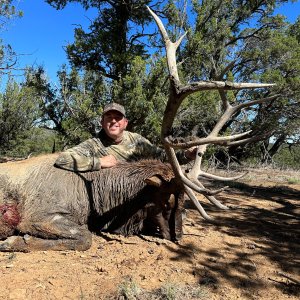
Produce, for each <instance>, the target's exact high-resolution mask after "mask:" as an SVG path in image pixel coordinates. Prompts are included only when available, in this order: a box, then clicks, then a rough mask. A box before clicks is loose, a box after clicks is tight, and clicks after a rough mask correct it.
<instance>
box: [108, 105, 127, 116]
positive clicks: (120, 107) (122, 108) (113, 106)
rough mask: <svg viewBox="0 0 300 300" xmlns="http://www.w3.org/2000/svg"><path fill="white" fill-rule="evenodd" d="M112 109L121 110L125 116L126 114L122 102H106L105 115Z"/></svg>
mask: <svg viewBox="0 0 300 300" xmlns="http://www.w3.org/2000/svg"><path fill="white" fill-rule="evenodd" d="M110 110H116V111H118V112H120V113H121V114H122V115H123V116H124V117H125V116H126V112H125V108H124V106H123V105H121V104H118V103H109V104H106V105H105V106H104V109H103V112H102V115H104V114H105V113H107V112H108V111H110Z"/></svg>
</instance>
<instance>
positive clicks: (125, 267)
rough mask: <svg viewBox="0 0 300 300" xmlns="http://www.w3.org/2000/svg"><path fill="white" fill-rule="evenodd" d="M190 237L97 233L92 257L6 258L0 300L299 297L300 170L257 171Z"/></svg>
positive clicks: (193, 224)
mask: <svg viewBox="0 0 300 300" xmlns="http://www.w3.org/2000/svg"><path fill="white" fill-rule="evenodd" d="M218 198H219V199H220V200H221V202H222V203H224V204H227V205H228V206H229V207H230V208H231V209H230V210H229V211H219V210H217V209H214V208H213V207H211V206H210V205H208V204H207V202H206V201H205V200H204V199H202V198H200V199H202V203H204V206H205V208H206V209H207V211H208V212H209V213H210V215H212V216H213V217H214V218H215V219H216V220H217V221H218V223H217V224H209V223H208V222H206V221H204V220H203V219H201V217H200V216H199V214H198V213H197V211H195V210H194V208H193V207H192V206H191V204H189V203H188V202H187V218H186V219H185V224H184V232H185V234H184V237H183V239H182V240H181V241H180V242H179V243H178V244H175V243H172V242H169V241H165V240H161V239H158V238H154V237H147V236H140V237H138V236H134V237H127V238H125V237H122V236H116V235H110V234H103V235H102V236H94V238H93V245H92V247H91V249H89V250H88V251H85V252H75V251H65V252H54V251H48V252H32V253H0V274H1V277H0V278H1V284H0V299H141V300H143V299H151V300H152V299H170V300H171V299H180V300H181V299H184V300H185V299H186V300H187V299H216V300H217V299H218V300H219V299H222V300H223V299H232V300H233V299H270V300H271V299H272V300H273V299H280V300H281V299H299V297H300V257H299V245H300V243H299V231H300V226H299V218H300V217H299V201H300V176H299V172H298V173H297V172H294V173H293V172H290V173H287V172H277V173H274V171H273V170H271V171H270V170H251V172H250V173H249V174H248V175H247V176H246V177H245V178H244V179H241V180H239V182H238V183H235V184H232V186H231V188H230V189H229V190H228V191H226V192H224V193H222V195H220V196H219V197H218Z"/></svg>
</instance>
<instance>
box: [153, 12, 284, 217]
mask: <svg viewBox="0 0 300 300" xmlns="http://www.w3.org/2000/svg"><path fill="white" fill-rule="evenodd" d="M147 9H148V11H149V12H150V14H151V15H152V17H153V18H154V20H155V22H156V24H157V26H158V28H159V31H160V33H161V36H162V39H163V42H164V44H165V50H166V58H167V65H168V72H169V81H170V88H169V90H170V91H169V97H168V101H167V105H166V109H165V112H164V116H163V121H162V129H161V142H162V144H163V146H164V148H165V151H166V153H167V157H168V160H169V162H170V163H171V165H172V168H173V171H174V174H175V177H176V178H177V179H178V180H180V181H181V182H182V184H183V186H184V191H185V192H186V194H187V195H188V197H189V198H190V199H191V200H192V202H193V203H194V205H195V206H196V208H197V210H198V211H199V213H200V215H201V216H202V217H203V218H204V219H206V220H208V221H213V219H212V217H210V216H209V215H208V214H207V213H206V211H205V210H204V208H203V206H202V205H201V204H200V203H199V201H198V199H197V197H196V195H195V192H197V193H200V194H203V195H204V196H205V197H206V198H207V199H208V200H209V201H210V202H211V203H212V204H213V205H215V206H217V207H218V208H220V209H228V207H227V206H225V205H223V204H222V203H220V202H219V201H218V200H217V199H216V198H215V196H214V195H213V193H210V191H208V190H207V189H206V188H205V187H204V185H203V183H202V182H201V181H200V177H205V178H209V179H215V180H221V181H232V180H236V179H238V178H240V177H241V176H244V174H243V175H240V176H236V177H231V178H224V177H220V176H216V175H213V174H209V173H207V172H205V171H203V170H201V164H202V159H203V155H204V154H205V152H206V150H207V147H208V146H209V145H210V144H214V145H223V146H231V145H236V146H237V145H242V144H246V143H249V142H253V141H256V140H259V139H261V138H262V136H251V131H248V132H244V133H240V134H234V135H230V136H219V134H220V131H221V129H222V127H223V126H224V125H225V124H226V122H228V121H229V120H230V118H231V117H232V116H233V115H234V114H236V113H237V112H239V111H240V110H242V109H244V108H246V107H249V106H252V105H256V104H260V103H263V102H266V101H271V100H274V99H276V98H277V97H278V95H273V96H270V97H267V98H263V99H258V100H254V101H249V102H246V103H242V104H237V105H231V104H230V102H229V100H228V99H227V95H226V91H229V90H242V89H255V88H267V87H272V86H274V84H268V83H234V82H228V81H221V78H222V75H219V76H217V77H218V79H220V80H218V81H198V82H192V83H188V84H182V83H181V81H180V78H179V75H178V68H177V60H176V50H177V49H178V47H179V45H180V44H181V42H182V40H183V39H184V37H185V35H186V33H184V34H183V35H182V36H181V37H180V38H179V39H178V40H177V41H175V42H172V41H171V40H170V38H169V35H168V33H167V31H166V29H165V27H164V25H163V23H162V21H161V19H160V18H159V17H158V16H157V15H156V14H155V13H154V12H153V11H152V10H151V9H150V8H149V7H147ZM204 90H216V91H218V92H219V95H220V98H221V101H222V107H223V114H222V115H221V117H220V119H219V120H218V122H217V123H216V125H215V126H214V128H213V129H212V131H211V132H210V133H209V134H208V135H207V136H206V137H202V138H193V140H192V141H191V140H190V139H189V138H186V139H185V140H183V141H180V142H179V141H178V139H175V138H174V137H172V135H171V132H172V126H173V122H174V119H175V116H176V114H177V112H178V109H179V107H180V105H181V103H182V102H183V100H184V99H185V98H186V97H187V96H189V95H191V94H192V93H196V92H199V91H204ZM192 146H197V156H196V159H195V162H194V165H193V166H192V168H191V169H190V170H189V171H188V172H187V173H185V174H184V173H183V171H182V169H181V167H180V165H179V163H178V160H177V158H176V155H175V150H176V149H187V148H189V147H192ZM224 189H226V187H224V188H223V189H220V190H219V191H217V192H215V194H217V193H219V192H221V191H222V190H224Z"/></svg>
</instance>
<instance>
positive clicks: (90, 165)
mask: <svg viewBox="0 0 300 300" xmlns="http://www.w3.org/2000/svg"><path fill="white" fill-rule="evenodd" d="M101 146H102V147H101ZM102 152H103V153H102ZM101 154H102V155H101ZM105 155H107V154H106V153H105V149H104V147H103V145H101V144H99V143H97V142H96V141H95V140H94V139H89V140H87V141H85V142H82V143H81V144H79V145H77V146H75V147H73V148H70V149H68V150H66V151H64V152H62V153H61V154H60V155H59V157H58V158H57V160H56V161H55V164H54V165H55V166H56V167H59V168H62V169H65V170H70V171H79V172H85V171H95V170H100V169H101V164H100V159H99V157H101V156H105Z"/></svg>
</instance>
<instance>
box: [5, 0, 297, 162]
mask: <svg viewBox="0 0 300 300" xmlns="http://www.w3.org/2000/svg"><path fill="white" fill-rule="evenodd" d="M6 2H7V1H6ZM46 2H47V3H49V4H50V5H52V6H53V7H54V8H56V9H63V8H64V7H65V6H66V5H67V4H68V3H70V2H75V3H78V4H80V5H82V6H83V7H84V8H85V9H90V8H93V9H95V8H96V9H97V10H98V16H97V17H96V18H95V20H91V24H90V27H89V29H88V31H86V32H85V31H84V30H83V29H82V28H81V27H80V25H79V26H77V28H76V29H75V31H74V36H75V41H74V43H72V44H69V45H67V47H66V51H67V55H68V58H69V62H70V64H71V67H70V69H69V68H68V67H66V66H62V67H61V68H60V69H59V70H58V72H57V76H58V82H59V83H58V84H57V85H53V84H52V83H51V82H50V81H49V79H48V78H47V75H46V74H45V71H44V70H43V68H42V67H39V68H29V69H28V71H27V73H26V75H25V78H24V82H23V83H22V84H17V83H16V82H14V81H13V80H10V81H9V83H8V85H7V88H6V90H5V91H4V92H3V93H2V95H1V97H0V113H1V120H0V130H1V131H0V141H1V146H0V148H1V149H0V151H1V153H8V152H10V153H12V152H11V151H13V152H14V153H15V154H16V155H25V154H27V155H28V154H29V153H30V152H43V151H48V150H49V151H50V149H51V151H52V148H53V141H54V140H55V142H56V150H62V149H63V148H64V147H66V146H71V145H74V144H77V143H79V142H80V141H82V140H84V139H86V138H88V137H91V136H95V134H96V133H97V131H98V130H99V121H100V120H99V116H100V115H101V111H102V108H103V106H104V105H105V104H106V103H108V102H111V101H116V102H119V103H121V104H123V105H124V106H125V107H126V111H127V117H128V119H129V128H128V129H129V130H131V131H135V132H138V133H141V134H142V135H144V136H145V137H147V138H149V139H150V140H151V141H152V142H155V143H157V144H159V143H160V127H161V121H162V115H163V112H164V109H165V103H166V98H167V95H168V93H169V84H168V72H167V69H166V66H167V63H166V59H165V58H164V51H163V48H162V47H161V46H162V44H161V41H160V40H159V35H157V33H156V32H155V29H153V28H154V27H153V26H149V24H151V22H152V21H153V20H152V19H151V17H150V15H149V13H148V11H147V10H146V8H145V5H149V6H150V7H151V8H152V9H153V10H154V11H155V12H156V13H158V14H159V15H160V17H162V18H163V20H164V23H165V24H167V25H166V27H167V29H168V31H169V33H170V37H172V39H173V40H174V41H175V40H176V39H178V38H179V36H180V35H181V34H182V33H183V32H185V31H186V32H187V36H186V39H185V40H184V42H183V44H182V46H181V48H180V49H178V62H179V72H180V74H179V75H180V77H181V78H182V79H183V81H184V80H186V82H191V81H197V80H222V81H226V80H228V81H235V82H257V81H262V82H272V83H273V82H274V83H276V84H277V85H276V87H275V88H273V89H268V90H265V89H260V90H255V91H243V92H228V93H227V97H229V99H230V101H231V102H232V103H235V102H242V101H246V100H247V101H249V100H254V99H260V98H264V97H268V96H270V95H274V94H280V96H279V97H278V98H277V99H276V100H274V101H271V102H267V103H265V104H261V105H257V106H254V107H252V108H251V109H248V110H247V111H242V112H241V113H240V114H237V115H236V116H234V118H233V120H231V121H230V122H228V123H227V124H225V126H224V128H223V134H225V135H226V134H232V133H235V132H241V131H246V130H252V131H253V133H254V134H257V133H258V134H261V133H264V134H265V135H266V136H267V137H266V138H264V140H263V141H261V142H259V143H253V144H248V145H245V146H243V147H241V146H240V147H239V148H234V147H231V148H230V149H228V152H225V149H224V148H220V147H212V148H211V150H210V151H209V153H211V154H213V153H214V154H215V155H216V156H217V157H218V158H219V159H222V160H226V159H227V158H228V157H231V158H234V159H236V160H238V161H239V160H246V159H250V158H251V157H253V156H258V157H259V159H260V160H261V161H262V162H268V161H273V160H278V159H282V160H283V161H287V160H288V159H287V157H288V153H291V152H288V151H287V150H285V149H286V147H288V146H289V147H291V145H292V147H293V149H298V148H295V147H294V146H295V145H299V138H300V131H299V130H300V117H299V116H300V111H299V110H300V105H299V101H300V100H299V99H300V89H299V86H300V82H299V81H300V60H299V57H300V18H298V20H297V21H296V22H295V23H294V24H290V23H288V22H287V21H286V20H285V18H284V16H280V15H274V14H273V13H274V9H275V8H276V7H278V6H280V5H281V4H283V3H285V2H288V1H287V0H262V1H243V0H241V1H230V0H224V1H218V0H214V1H194V0H191V1H188V0H180V1H172V0H168V1H149V0H143V1H136V0H126V1H114V0H112V1H93V0H47V1H46ZM10 4H11V1H9V2H8V8H7V10H4V9H3V8H4V6H3V7H1V6H0V15H1V16H3V17H5V16H7V15H8V16H11V15H16V13H13V10H12V8H11V7H10ZM1 5H3V4H1ZM9 7H10V8H9ZM0 50H1V49H0ZM7 59H9V56H8V55H7V54H5V52H4V48H2V50H1V51H0V68H1V63H2V64H3V62H4V61H5V60H7ZM220 105H221V101H220V95H219V94H218V93H216V92H201V93H198V94H196V95H192V96H190V97H188V98H187V100H186V101H185V102H184V103H183V106H182V107H181V108H180V111H179V114H178V116H177V119H176V123H175V124H174V135H175V136H179V137H180V136H187V135H198V136H201V137H202V136H206V135H207V133H209V132H210V131H211V128H212V127H213V125H214V124H215V123H216V120H217V119H218V118H219V114H220ZM20 110H22V112H20ZM266 133H267V134H266ZM40 136H43V141H44V142H43V143H45V146H44V147H40V146H37V144H38V143H37V142H35V140H36V139H37V138H38V137H40ZM34 145H36V146H34ZM296 152H297V151H296ZM279 153H280V155H279ZM283 153H284V154H283ZM290 155H291V157H292V154H290ZM293 155H294V154H293ZM280 157H281V158H280ZM283 157H284V158H283ZM294 158H295V159H297V155H295V156H294Z"/></svg>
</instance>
